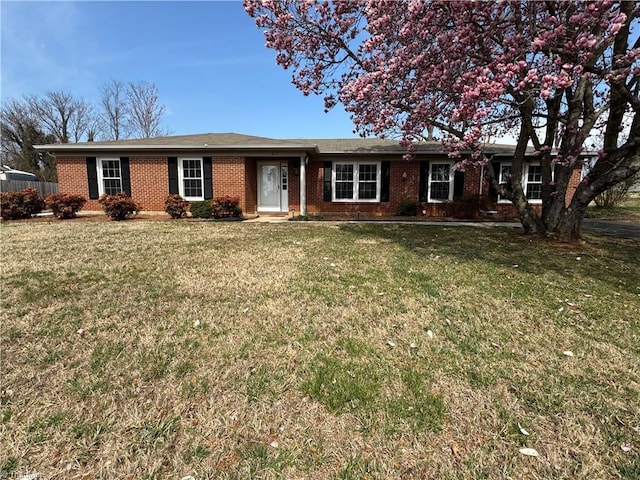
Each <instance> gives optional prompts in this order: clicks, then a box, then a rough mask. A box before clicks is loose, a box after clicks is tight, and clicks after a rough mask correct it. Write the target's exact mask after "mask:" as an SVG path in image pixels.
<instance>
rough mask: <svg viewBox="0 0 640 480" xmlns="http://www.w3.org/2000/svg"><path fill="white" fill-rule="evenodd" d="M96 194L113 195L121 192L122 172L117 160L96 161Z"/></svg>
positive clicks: (103, 159)
mask: <svg viewBox="0 0 640 480" xmlns="http://www.w3.org/2000/svg"><path fill="white" fill-rule="evenodd" d="M97 166H98V194H99V195H103V194H105V193H106V194H107V195H115V194H116V193H120V192H122V170H121V169H120V159H119V158H101V159H99V160H98V165H97Z"/></svg>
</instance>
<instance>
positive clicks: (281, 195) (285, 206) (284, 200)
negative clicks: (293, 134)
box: [256, 161, 291, 213]
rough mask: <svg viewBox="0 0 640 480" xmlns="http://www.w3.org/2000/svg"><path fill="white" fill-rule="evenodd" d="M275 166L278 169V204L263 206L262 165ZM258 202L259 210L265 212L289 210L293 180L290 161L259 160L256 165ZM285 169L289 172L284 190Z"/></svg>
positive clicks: (285, 211)
mask: <svg viewBox="0 0 640 480" xmlns="http://www.w3.org/2000/svg"><path fill="white" fill-rule="evenodd" d="M266 165H268V166H274V167H276V168H277V169H278V179H279V182H278V200H279V201H278V206H277V207H263V206H261V205H260V192H261V189H262V167H263V166H266ZM256 167H257V168H256V171H257V172H256V191H257V195H256V202H257V206H258V212H264V213H283V212H284V213H287V212H289V200H290V199H289V190H290V188H291V181H290V176H289V162H282V161H272V162H269V161H261V162H257V165H256ZM283 171H286V172H287V175H286V189H284V190H283V188H282V187H283V177H282V173H283Z"/></svg>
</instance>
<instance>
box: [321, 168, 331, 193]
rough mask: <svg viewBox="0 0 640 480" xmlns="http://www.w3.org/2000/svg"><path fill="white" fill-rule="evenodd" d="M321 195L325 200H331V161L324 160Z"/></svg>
mask: <svg viewBox="0 0 640 480" xmlns="http://www.w3.org/2000/svg"><path fill="white" fill-rule="evenodd" d="M323 187H324V188H323V190H322V192H323V197H322V199H323V200H324V201H325V202H330V201H331V162H330V161H325V162H324V178H323Z"/></svg>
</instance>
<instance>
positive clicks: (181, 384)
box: [0, 220, 640, 480]
mask: <svg viewBox="0 0 640 480" xmlns="http://www.w3.org/2000/svg"><path fill="white" fill-rule="evenodd" d="M1 235H2V254H1V258H2V272H1V279H2V319H1V320H2V325H1V335H2V345H1V347H2V359H1V361H2V363H1V371H2V385H1V391H2V392H1V395H2V397H1V407H0V408H1V410H0V470H1V471H2V472H3V473H1V474H0V477H3V476H7V475H9V476H10V475H14V476H18V474H20V473H34V472H37V473H40V474H41V475H40V477H38V478H55V479H115V478H118V479H161V478H162V479H164V478H170V479H178V480H180V479H183V478H185V477H186V478H191V477H193V478H194V479H196V480H201V479H248V478H253V479H275V478H283V479H303V478H304V479H332V478H335V479H482V478H490V479H503V478H504V479H544V478H549V479H550V478H554V479H558V478H560V479H604V478H624V479H638V478H640V313H639V312H640V255H639V253H640V248H639V245H638V243H637V242H632V241H622V240H615V239H611V238H603V237H597V236H592V237H588V240H589V242H588V243H587V244H585V245H581V246H574V247H566V246H565V247H558V246H554V245H548V244H545V243H543V242H538V241H531V240H530V239H527V238H523V237H521V236H520V235H519V234H518V233H517V232H516V231H513V230H508V229H491V228H480V227H478V228H472V227H468V228H467V227H447V226H446V225H445V226H437V227H433V226H407V225H396V226H394V225H382V224H377V225H365V224H357V225H354V224H342V225H334V224H330V223H320V224H316V223H313V224H309V223H302V222H300V223H294V224H264V223H210V222H203V223H197V222H191V221H172V222H170V221H167V222H157V221H156V222H150V221H143V220H134V221H129V222H120V223H118V222H106V223H105V222H100V223H91V222H80V221H52V222H13V223H6V222H5V223H3V224H2V227H1ZM79 332H80V333H79ZM522 448H532V449H535V450H536V451H537V452H538V456H537V457H532V456H527V455H523V454H522V453H520V449H522Z"/></svg>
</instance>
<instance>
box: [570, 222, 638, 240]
mask: <svg viewBox="0 0 640 480" xmlns="http://www.w3.org/2000/svg"><path fill="white" fill-rule="evenodd" d="M582 230H583V231H585V232H592V233H599V234H600V235H608V236H610V237H619V238H630V239H632V240H640V223H631V222H620V221H616V220H596V219H592V218H585V219H584V220H583V221H582Z"/></svg>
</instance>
